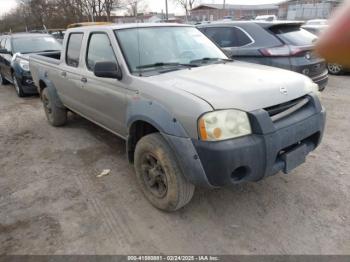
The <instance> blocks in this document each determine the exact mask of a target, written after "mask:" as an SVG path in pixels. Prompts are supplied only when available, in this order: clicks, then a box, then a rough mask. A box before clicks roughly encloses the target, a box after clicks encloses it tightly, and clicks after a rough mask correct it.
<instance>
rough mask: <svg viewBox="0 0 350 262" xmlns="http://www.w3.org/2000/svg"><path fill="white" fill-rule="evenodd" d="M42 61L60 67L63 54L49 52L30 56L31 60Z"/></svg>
mask: <svg viewBox="0 0 350 262" xmlns="http://www.w3.org/2000/svg"><path fill="white" fill-rule="evenodd" d="M32 59H35V60H39V61H40V60H41V61H45V62H47V63H50V64H55V65H59V63H60V59H61V52H47V53H39V54H33V55H31V56H30V58H29V60H32Z"/></svg>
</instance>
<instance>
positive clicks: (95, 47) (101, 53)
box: [86, 33, 117, 71]
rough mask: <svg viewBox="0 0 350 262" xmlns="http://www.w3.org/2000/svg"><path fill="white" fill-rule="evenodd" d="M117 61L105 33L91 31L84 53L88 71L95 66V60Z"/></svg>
mask: <svg viewBox="0 0 350 262" xmlns="http://www.w3.org/2000/svg"><path fill="white" fill-rule="evenodd" d="M107 61H108V62H115V63H116V62H117V59H116V58H115V54H114V52H113V48H112V46H111V43H110V41H109V38H108V35H107V34H105V33H92V34H91V36H90V39H89V44H88V51H87V54H86V66H87V68H88V69H89V70H90V71H93V70H94V68H95V64H96V62H107Z"/></svg>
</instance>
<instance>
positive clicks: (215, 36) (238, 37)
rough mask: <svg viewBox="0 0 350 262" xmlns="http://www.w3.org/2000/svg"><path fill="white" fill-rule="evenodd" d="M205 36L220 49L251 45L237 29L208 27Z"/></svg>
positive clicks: (245, 35)
mask: <svg viewBox="0 0 350 262" xmlns="http://www.w3.org/2000/svg"><path fill="white" fill-rule="evenodd" d="M205 34H206V35H207V36H208V37H209V38H211V39H212V40H213V41H214V42H216V43H217V44H218V45H219V46H220V47H240V46H245V45H248V44H250V43H252V40H251V39H250V38H249V37H248V36H247V34H246V33H244V32H243V31H242V30H241V29H239V28H237V27H209V28H207V29H206V31H205Z"/></svg>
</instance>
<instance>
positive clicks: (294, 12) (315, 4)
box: [278, 0, 341, 20]
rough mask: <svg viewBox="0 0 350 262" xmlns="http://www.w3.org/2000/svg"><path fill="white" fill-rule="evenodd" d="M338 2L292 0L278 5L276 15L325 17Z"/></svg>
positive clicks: (293, 17)
mask: <svg viewBox="0 0 350 262" xmlns="http://www.w3.org/2000/svg"><path fill="white" fill-rule="evenodd" d="M340 2H341V1H338V2H336V1H335V2H328V1H322V0H292V1H288V2H285V3H282V4H280V5H279V11H278V16H279V18H281V19H288V20H308V19H316V18H325V19H327V18H329V16H330V15H331V13H332V12H333V11H334V9H335V8H336V7H337V6H338V5H339V3H340Z"/></svg>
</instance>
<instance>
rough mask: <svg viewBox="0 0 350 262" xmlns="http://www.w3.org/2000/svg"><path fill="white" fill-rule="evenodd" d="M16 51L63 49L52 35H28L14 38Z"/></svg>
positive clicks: (31, 51)
mask: <svg viewBox="0 0 350 262" xmlns="http://www.w3.org/2000/svg"><path fill="white" fill-rule="evenodd" d="M12 45H13V51H14V53H21V54H26V53H40V52H48V51H58V50H61V47H62V45H61V44H60V43H59V42H58V41H57V40H56V39H55V38H53V37H52V36H28V37H19V38H14V39H13V40H12Z"/></svg>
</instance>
